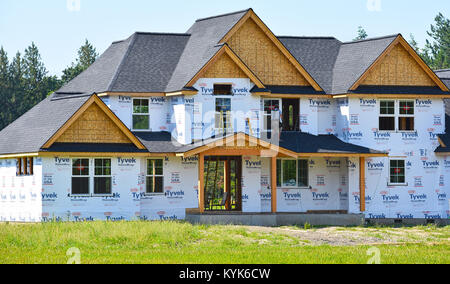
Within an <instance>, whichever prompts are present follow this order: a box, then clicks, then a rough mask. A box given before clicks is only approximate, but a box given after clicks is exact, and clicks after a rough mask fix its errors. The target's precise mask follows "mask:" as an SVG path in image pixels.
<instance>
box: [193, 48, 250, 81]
mask: <svg viewBox="0 0 450 284" xmlns="http://www.w3.org/2000/svg"><path fill="white" fill-rule="evenodd" d="M202 77H203V78H247V75H246V74H245V73H244V71H242V69H241V68H240V67H239V66H238V65H237V64H236V63H235V62H234V61H233V60H232V59H231V58H230V56H229V55H228V54H227V53H223V54H222V56H221V57H220V58H219V59H217V60H216V62H215V63H214V64H213V65H212V66H210V67H209V68H208V70H206V71H205V73H204V74H203V75H202Z"/></svg>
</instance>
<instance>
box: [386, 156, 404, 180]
mask: <svg viewBox="0 0 450 284" xmlns="http://www.w3.org/2000/svg"><path fill="white" fill-rule="evenodd" d="M405 183H406V177H405V161H404V160H391V161H390V184H393V185H396V184H397V185H398V184H399V185H403V184H405Z"/></svg>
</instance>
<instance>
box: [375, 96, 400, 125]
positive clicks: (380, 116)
mask: <svg viewBox="0 0 450 284" xmlns="http://www.w3.org/2000/svg"><path fill="white" fill-rule="evenodd" d="M382 102H393V103H394V113H393V114H382V113H381V103H382ZM379 104H380V106H379V108H378V109H379V111H378V130H379V131H383V132H396V131H397V115H396V114H397V103H396V100H380V101H379ZM382 117H390V118H393V119H394V129H392V130H381V129H380V128H381V127H380V126H381V123H380V119H381V118H382Z"/></svg>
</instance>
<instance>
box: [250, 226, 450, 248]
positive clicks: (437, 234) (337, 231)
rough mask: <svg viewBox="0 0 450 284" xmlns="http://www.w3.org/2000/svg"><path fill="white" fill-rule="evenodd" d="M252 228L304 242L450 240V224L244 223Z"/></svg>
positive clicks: (360, 242) (397, 242) (353, 244)
mask: <svg viewBox="0 0 450 284" xmlns="http://www.w3.org/2000/svg"><path fill="white" fill-rule="evenodd" d="M245 228H246V229H247V230H248V231H249V232H255V233H262V234H282V235H285V236H289V237H292V238H296V239H298V240H300V241H301V242H302V243H304V244H305V245H331V246H356V245H381V244H391V245H395V244H398V245H401V244H406V243H423V244H438V243H439V244H442V243H450V227H444V228H429V227H423V228H419V227H414V228H362V227H361V228H360V227H356V228H342V227H327V228H317V229H308V230H304V229H301V228H295V227H281V228H267V227H245Z"/></svg>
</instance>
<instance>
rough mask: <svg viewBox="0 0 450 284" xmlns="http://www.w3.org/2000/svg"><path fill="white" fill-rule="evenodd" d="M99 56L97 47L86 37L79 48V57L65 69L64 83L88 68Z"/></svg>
mask: <svg viewBox="0 0 450 284" xmlns="http://www.w3.org/2000/svg"><path fill="white" fill-rule="evenodd" d="M97 57H98V53H97V50H96V49H95V47H94V46H93V45H92V44H91V43H90V42H89V41H88V40H87V39H86V41H85V43H84V45H83V46H81V47H80V49H79V50H78V58H77V59H76V61H75V62H72V64H71V66H69V67H67V68H66V69H65V70H63V75H62V77H61V80H62V81H63V82H64V83H67V82H69V81H70V80H72V79H73V78H75V77H76V76H78V75H79V74H80V73H81V72H83V71H84V70H86V69H87V68H88V67H89V66H91V65H92V63H94V62H95V60H96V59H97Z"/></svg>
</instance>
